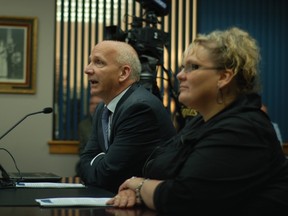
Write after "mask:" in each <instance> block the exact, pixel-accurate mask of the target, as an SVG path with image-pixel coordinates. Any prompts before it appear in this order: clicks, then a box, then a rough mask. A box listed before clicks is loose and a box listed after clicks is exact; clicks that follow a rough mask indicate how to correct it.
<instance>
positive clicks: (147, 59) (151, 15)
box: [104, 0, 170, 96]
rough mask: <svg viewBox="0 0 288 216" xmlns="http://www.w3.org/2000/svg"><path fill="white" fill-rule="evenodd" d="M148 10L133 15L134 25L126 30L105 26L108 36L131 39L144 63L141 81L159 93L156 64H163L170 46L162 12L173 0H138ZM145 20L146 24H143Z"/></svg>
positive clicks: (129, 40)
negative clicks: (142, 13)
mask: <svg viewBox="0 0 288 216" xmlns="http://www.w3.org/2000/svg"><path fill="white" fill-rule="evenodd" d="M136 1H137V2H139V3H140V4H141V6H142V8H143V9H145V13H144V16H143V17H136V16H134V17H133V21H132V23H130V24H131V29H129V30H128V31H126V32H124V31H122V30H121V28H119V27H118V26H107V27H105V33H104V38H105V39H107V40H119V41H125V42H127V43H129V44H130V45H131V46H133V48H134V49H135V50H136V51H137V53H138V55H139V59H140V62H141V65H142V71H141V75H140V83H141V84H142V85H144V86H145V87H146V88H147V89H148V90H150V91H151V92H153V93H154V94H157V96H160V95H158V94H159V92H158V90H159V89H158V87H157V83H156V76H157V72H156V67H157V66H158V65H162V64H163V54H164V47H168V46H169V35H168V33H166V32H164V31H162V30H159V29H157V24H160V22H159V21H158V17H159V16H166V15H167V14H168V13H169V11H170V0H136ZM143 24H144V25H143Z"/></svg>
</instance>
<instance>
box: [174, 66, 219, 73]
mask: <svg viewBox="0 0 288 216" xmlns="http://www.w3.org/2000/svg"><path fill="white" fill-rule="evenodd" d="M223 69H225V68H221V67H202V66H200V65H197V64H187V65H185V66H184V65H182V66H181V67H180V71H182V70H183V71H184V72H185V73H190V72H192V71H195V70H223Z"/></svg>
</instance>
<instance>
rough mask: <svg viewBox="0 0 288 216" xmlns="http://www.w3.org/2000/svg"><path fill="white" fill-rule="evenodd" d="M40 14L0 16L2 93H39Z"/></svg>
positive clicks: (0, 85) (0, 86) (0, 89)
mask: <svg viewBox="0 0 288 216" xmlns="http://www.w3.org/2000/svg"><path fill="white" fill-rule="evenodd" d="M37 31H38V18H37V17H10V16H0V93H6V94H9V93H11V94H35V93H36V56H37Z"/></svg>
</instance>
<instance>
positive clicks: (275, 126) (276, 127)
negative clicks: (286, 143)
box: [261, 104, 283, 145]
mask: <svg viewBox="0 0 288 216" xmlns="http://www.w3.org/2000/svg"><path fill="white" fill-rule="evenodd" d="M261 110H262V111H263V112H265V113H266V114H267V115H268V109H267V106H265V105H264V104H262V106H261ZM271 123H272V125H273V127H274V130H275V132H276V135H277V137H278V140H279V142H280V144H281V145H283V139H282V135H281V131H280V128H279V126H278V124H277V123H276V122H273V121H271Z"/></svg>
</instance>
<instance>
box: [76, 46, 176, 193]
mask: <svg viewBox="0 0 288 216" xmlns="http://www.w3.org/2000/svg"><path fill="white" fill-rule="evenodd" d="M140 73H141V63H140V61H139V58H138V55H137V53H136V51H135V50H134V48H133V47H132V46H130V45H129V44H127V43H125V42H119V41H102V42H100V43H99V44H97V45H96V46H95V47H94V48H93V50H92V52H91V55H90V63H89V65H88V66H87V67H86V69H85V74H87V75H88V79H89V82H90V87H91V89H90V93H91V95H97V96H98V97H100V98H101V99H102V100H103V103H100V104H99V105H98V106H97V108H96V112H95V114H94V118H93V129H92V135H91V137H90V139H89V141H88V143H87V145H86V147H85V150H84V152H83V153H82V154H81V156H80V173H79V174H80V177H81V179H82V180H83V181H84V183H85V184H86V185H96V186H100V187H102V188H105V189H107V190H110V191H112V192H117V190H118V187H119V185H120V184H121V183H122V182H123V181H124V180H125V179H127V178H129V177H132V176H140V175H142V167H143V165H144V163H145V162H146V160H147V158H148V156H149V155H150V154H151V152H152V151H153V150H154V149H155V147H157V146H158V145H159V144H161V143H163V142H165V141H166V140H168V139H169V138H170V137H172V136H173V135H175V134H176V129H175V128H174V126H173V123H172V121H171V117H170V115H169V114H168V112H167V111H166V109H165V107H164V106H163V104H162V102H161V101H160V100H159V98H157V97H156V96H155V95H153V94H152V93H151V92H149V91H148V90H147V89H146V88H144V87H143V86H141V85H140V84H139V83H138V81H139V80H140ZM107 108H108V110H109V112H110V116H109V121H108V125H109V127H108V136H107V140H108V141H107V143H105V137H104V133H103V130H102V129H103V125H102V113H103V110H104V109H107Z"/></svg>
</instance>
